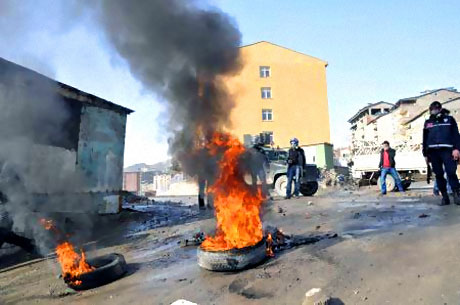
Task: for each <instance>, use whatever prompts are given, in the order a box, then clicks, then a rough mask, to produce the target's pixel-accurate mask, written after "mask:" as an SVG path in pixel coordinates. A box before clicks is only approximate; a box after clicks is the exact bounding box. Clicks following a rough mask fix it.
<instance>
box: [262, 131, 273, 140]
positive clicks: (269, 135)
mask: <svg viewBox="0 0 460 305" xmlns="http://www.w3.org/2000/svg"><path fill="white" fill-rule="evenodd" d="M263 134H265V136H266V137H268V138H269V142H270V143H275V140H274V137H273V131H264V132H263Z"/></svg>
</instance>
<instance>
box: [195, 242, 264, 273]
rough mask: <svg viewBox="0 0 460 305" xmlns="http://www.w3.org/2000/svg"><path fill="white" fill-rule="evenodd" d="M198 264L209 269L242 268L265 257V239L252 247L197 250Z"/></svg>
mask: <svg viewBox="0 0 460 305" xmlns="http://www.w3.org/2000/svg"><path fill="white" fill-rule="evenodd" d="M197 257H198V265H199V266H200V267H202V268H204V269H207V270H211V271H237V270H243V269H246V268H248V267H250V266H254V265H257V264H259V263H260V262H262V261H263V260H264V259H265V258H266V257H267V255H266V249H265V240H264V239H262V240H261V241H260V242H258V243H257V244H256V245H254V246H252V247H246V248H243V249H231V250H227V251H206V250H203V249H202V248H201V247H198V250H197Z"/></svg>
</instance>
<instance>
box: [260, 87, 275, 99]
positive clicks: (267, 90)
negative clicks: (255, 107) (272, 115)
mask: <svg viewBox="0 0 460 305" xmlns="http://www.w3.org/2000/svg"><path fill="white" fill-rule="evenodd" d="M266 92H268V93H269V95H270V96H267V94H264V93H266ZM260 97H261V98H262V99H263V100H271V99H272V98H273V94H272V87H261V88H260Z"/></svg>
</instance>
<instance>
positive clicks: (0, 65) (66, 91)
mask: <svg viewBox="0 0 460 305" xmlns="http://www.w3.org/2000/svg"><path fill="white" fill-rule="evenodd" d="M13 73H15V74H21V75H26V76H29V77H27V80H30V81H33V82H43V83H50V82H51V83H54V84H56V85H57V87H58V88H57V93H58V94H60V95H62V96H64V97H66V98H70V99H73V100H75V101H78V102H80V103H84V104H88V105H91V106H94V107H98V108H104V109H108V110H112V111H115V112H118V113H121V114H130V113H132V112H133V110H131V109H128V108H125V107H123V106H120V105H117V104H115V103H112V102H109V101H107V100H105V99H103V98H100V97H97V96H95V95H93V94H90V93H87V92H84V91H81V90H79V89H77V88H75V87H72V86H69V85H66V84H64V83H61V82H58V81H56V80H53V79H51V78H49V77H47V76H45V75H43V74H40V73H38V72H36V71H34V70H31V69H29V68H26V67H23V66H21V65H18V64H16V63H13V62H11V61H8V60H6V59H4V58H2V57H0V76H1V75H9V74H11V75H13ZM25 85H26V86H27V85H29V83H26V84H25Z"/></svg>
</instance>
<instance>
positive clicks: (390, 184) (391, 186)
mask: <svg viewBox="0 0 460 305" xmlns="http://www.w3.org/2000/svg"><path fill="white" fill-rule="evenodd" d="M385 182H386V185H387V192H393V191H394V190H395V189H396V181H395V178H393V177H392V176H391V175H387V178H386V179H385ZM377 184H378V185H379V190H380V191H382V177H379V180H378V181H377Z"/></svg>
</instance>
